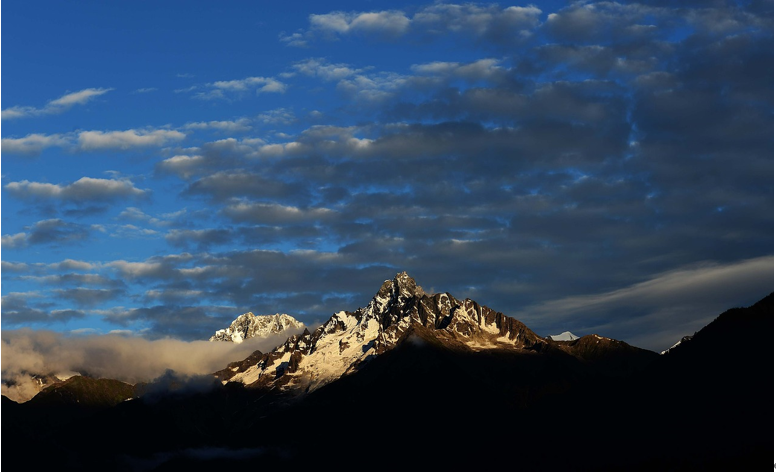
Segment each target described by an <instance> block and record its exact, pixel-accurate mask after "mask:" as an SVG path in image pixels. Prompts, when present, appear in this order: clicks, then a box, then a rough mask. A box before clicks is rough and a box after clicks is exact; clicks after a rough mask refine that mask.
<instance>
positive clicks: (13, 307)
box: [2, 292, 86, 326]
mask: <svg viewBox="0 0 776 473" xmlns="http://www.w3.org/2000/svg"><path fill="white" fill-rule="evenodd" d="M42 298H43V295H42V294H40V293H37V292H28V293H18V292H12V293H10V294H7V295H5V296H3V298H2V315H3V324H5V325H6V326H8V325H11V326H20V325H22V326H24V325H29V324H37V323H56V322H66V321H68V320H71V319H78V318H83V317H85V316H86V313H85V312H83V311H80V310H73V309H64V310H63V309H55V310H52V309H51V307H52V304H51V303H47V302H45V301H41V299H42Z"/></svg>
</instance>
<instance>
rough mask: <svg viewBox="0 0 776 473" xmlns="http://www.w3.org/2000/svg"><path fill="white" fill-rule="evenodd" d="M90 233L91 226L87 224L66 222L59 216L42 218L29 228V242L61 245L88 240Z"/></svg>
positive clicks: (32, 243) (31, 243)
mask: <svg viewBox="0 0 776 473" xmlns="http://www.w3.org/2000/svg"><path fill="white" fill-rule="evenodd" d="M89 233H90V227H89V226H86V225H81V224H78V223H72V222H66V221H64V220H61V219H58V218H55V219H49V220H41V221H39V222H37V223H35V225H33V226H32V227H30V228H29V233H28V234H27V243H28V244H30V245H38V244H57V245H61V244H67V243H73V242H77V241H82V240H86V239H87V238H88V237H89Z"/></svg>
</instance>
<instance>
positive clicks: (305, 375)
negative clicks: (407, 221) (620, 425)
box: [216, 272, 656, 393]
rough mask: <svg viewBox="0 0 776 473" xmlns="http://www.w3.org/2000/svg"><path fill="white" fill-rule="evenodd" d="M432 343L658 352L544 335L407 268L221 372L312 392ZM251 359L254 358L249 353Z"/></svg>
mask: <svg viewBox="0 0 776 473" xmlns="http://www.w3.org/2000/svg"><path fill="white" fill-rule="evenodd" d="M403 343H429V344H432V345H439V346H443V347H445V348H446V349H449V350H454V351H462V352H466V353H472V352H479V351H486V350H498V351H507V352H512V353H520V354H528V353H533V354H537V353H553V354H554V355H555V356H561V355H562V354H564V353H565V354H568V355H571V356H573V357H576V358H578V359H580V360H582V361H586V362H587V361H591V360H593V361H596V362H598V361H602V360H604V358H607V353H609V352H611V353H612V355H611V357H610V358H617V359H618V360H619V361H620V362H622V363H620V364H622V365H623V368H630V367H629V366H627V367H626V366H625V365H627V364H629V363H630V362H631V361H632V360H633V359H635V358H638V359H642V360H644V359H649V358H651V356H654V355H656V354H655V353H653V352H649V351H646V350H642V349H639V348H635V347H631V346H630V345H628V344H626V343H625V342H618V341H614V340H611V339H608V338H603V337H599V336H588V337H583V338H582V339H578V340H574V341H573V342H570V343H566V342H555V341H553V340H547V339H544V338H542V337H539V336H538V335H537V334H536V333H534V332H533V331H532V330H531V329H529V328H528V327H526V326H525V324H523V323H522V322H520V321H519V320H517V319H514V318H512V317H508V316H506V315H504V314H502V313H501V312H496V311H495V310H493V309H490V308H488V307H486V306H481V305H480V304H478V303H477V302H475V301H473V300H471V299H468V298H467V299H463V300H460V299H457V298H455V297H454V296H453V295H452V294H450V293H447V292H445V293H440V294H426V293H425V291H423V289H422V288H421V287H420V286H418V285H417V283H416V282H415V280H414V279H413V278H411V277H410V276H409V275H408V274H407V273H406V272H402V273H398V274H397V275H396V276H395V277H394V278H393V279H390V280H386V281H385V282H384V283H383V284H382V286H381V287H380V289H379V290H378V291H377V293H376V294H375V295H374V297H372V300H371V301H370V302H369V304H368V305H366V306H365V307H362V308H359V309H357V310H356V311H354V312H347V311H341V312H338V313H336V314H334V315H333V316H332V317H331V318H330V319H329V320H328V321H327V322H326V323H324V324H323V325H321V326H320V327H319V328H318V329H316V330H315V331H314V332H312V333H311V332H310V331H309V330H307V329H305V331H304V332H303V333H302V334H299V335H295V336H292V337H290V338H288V340H287V341H286V342H285V343H284V344H282V345H281V346H279V347H277V348H276V349H275V350H273V351H271V352H269V353H265V354H263V355H261V356H259V355H257V354H254V355H251V358H252V361H254V362H242V363H233V364H232V365H230V367H229V368H227V369H224V370H221V371H219V372H218V373H216V376H218V377H219V379H221V380H222V382H223V383H224V384H226V383H227V382H237V383H241V384H243V385H246V386H249V387H256V388H273V389H278V390H279V391H282V392H288V393H306V392H311V391H315V390H316V389H318V388H320V387H321V386H324V385H326V384H328V383H331V382H332V381H334V380H337V379H339V378H341V377H342V376H344V375H347V374H351V373H354V372H356V371H358V370H359V369H361V368H362V367H363V366H365V365H366V364H367V363H369V362H371V361H372V360H374V359H375V358H376V357H378V356H381V355H383V354H384V353H387V352H389V351H391V350H393V349H395V348H396V347H397V346H398V345H401V344H403ZM246 361H247V360H246Z"/></svg>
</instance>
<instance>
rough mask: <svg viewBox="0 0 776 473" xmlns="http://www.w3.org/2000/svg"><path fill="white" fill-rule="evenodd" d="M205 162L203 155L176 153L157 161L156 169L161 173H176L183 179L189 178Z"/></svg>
mask: <svg viewBox="0 0 776 473" xmlns="http://www.w3.org/2000/svg"><path fill="white" fill-rule="evenodd" d="M204 164H205V158H204V157H203V156H199V155H194V156H189V155H185V154H179V155H175V156H173V157H171V158H167V159H165V160H164V161H161V162H159V163H157V165H156V170H157V171H158V172H160V173H163V174H164V173H169V174H176V175H177V176H178V177H180V178H181V179H188V178H189V177H191V176H192V175H194V174H195V173H196V172H198V170H199V169H200V168H202V167H203V166H204Z"/></svg>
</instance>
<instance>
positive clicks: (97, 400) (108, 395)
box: [28, 376, 135, 408]
mask: <svg viewBox="0 0 776 473" xmlns="http://www.w3.org/2000/svg"><path fill="white" fill-rule="evenodd" d="M134 397H135V387H134V386H133V385H131V384H127V383H123V382H121V381H117V380H115V379H94V378H88V377H85V376H71V377H69V378H68V379H66V380H65V381H61V382H58V383H54V384H52V385H50V386H48V387H46V388H44V389H43V390H42V391H41V392H39V393H38V394H37V395H36V396H35V397H33V398H32V399H30V400H29V401H28V403H29V404H30V405H36V406H72V405H76V404H81V405H82V406H83V407H86V406H88V407H96V408H101V407H111V406H115V405H116V404H118V403H120V402H123V401H126V400H129V399H132V398H134Z"/></svg>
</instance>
